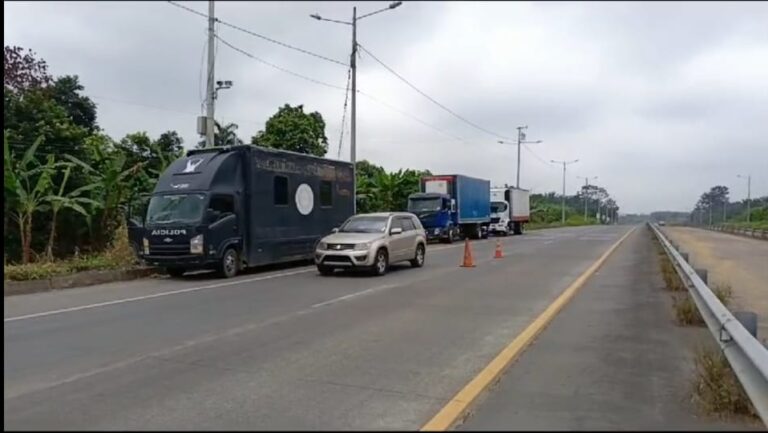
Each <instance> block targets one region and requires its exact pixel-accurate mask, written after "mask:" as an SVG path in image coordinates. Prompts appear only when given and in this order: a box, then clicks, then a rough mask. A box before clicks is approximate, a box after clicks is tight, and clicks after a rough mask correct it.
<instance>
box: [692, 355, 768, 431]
mask: <svg viewBox="0 0 768 433" xmlns="http://www.w3.org/2000/svg"><path fill="white" fill-rule="evenodd" d="M694 362H695V363H696V375H695V378H694V380H693V400H694V402H695V403H696V404H697V406H698V407H699V408H700V409H701V410H702V411H703V412H704V413H706V414H708V415H714V416H717V417H720V418H728V417H731V416H734V415H736V416H739V415H740V416H747V417H750V418H755V419H757V412H756V411H755V408H754V406H753V405H752V402H751V401H750V400H749V397H748V396H747V393H746V392H745V391H744V387H742V386H741V383H739V379H738V378H737V377H736V374H735V373H734V372H733V369H731V366H730V364H729V363H728V359H726V357H725V355H723V353H722V352H721V351H720V350H718V349H708V348H699V349H698V350H697V351H696V356H695V358H694Z"/></svg>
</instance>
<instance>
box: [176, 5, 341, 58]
mask: <svg viewBox="0 0 768 433" xmlns="http://www.w3.org/2000/svg"><path fill="white" fill-rule="evenodd" d="M168 3H170V4H171V5H173V6H176V7H178V8H181V9H184V10H186V11H188V12H191V13H193V14H195V15H199V16H201V17H204V18H206V19H207V18H208V15H207V14H204V13H202V12H200V11H196V10H194V9H192V8H190V7H187V6H184V5H181V4H179V3H176V2H174V1H170V0H169V1H168ZM215 20H216V22H218V23H221V24H224V25H225V26H227V27H230V28H233V29H235V30H239V31H241V32H243V33H247V34H249V35H251V36H255V37H257V38H261V39H264V40H265V41H269V42H272V43H273V44H277V45H280V46H282V47H285V48H289V49H292V50H295V51H298V52H300V53H304V54H308V55H310V56H313V57H316V58H318V59H322V60H325V61H327V62H331V63H336V64H338V65H342V66H349V65H348V64H346V63H344V62H341V61H338V60H335V59H331V58H330V57H326V56H323V55H321V54H317V53H313V52H311V51H308V50H305V49H303V48H299V47H294V46H293V45H289V44H286V43H285V42H280V41H278V40H275V39H272V38H269V37H267V36H264V35H260V34H258V33H255V32H252V31H250V30H248V29H244V28H242V27H240V26H237V25H235V24H232V23H228V22H226V21H223V20H220V19H219V18H215ZM222 42H224V41H222Z"/></svg>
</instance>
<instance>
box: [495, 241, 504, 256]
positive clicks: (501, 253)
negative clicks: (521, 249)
mask: <svg viewBox="0 0 768 433" xmlns="http://www.w3.org/2000/svg"><path fill="white" fill-rule="evenodd" d="M493 258H494V259H503V258H504V253H503V252H502V251H501V241H500V240H498V239H496V253H495V254H494V255H493Z"/></svg>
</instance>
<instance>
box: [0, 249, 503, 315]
mask: <svg viewBox="0 0 768 433" xmlns="http://www.w3.org/2000/svg"><path fill="white" fill-rule="evenodd" d="M490 240H492V239H484V240H476V241H472V243H475V242H479V243H487V242H489V241H490ZM505 243H506V242H505ZM460 247H464V243H463V242H461V243H457V244H454V245H445V246H440V247H428V248H427V251H428V252H429V251H441V250H447V249H451V248H460ZM314 270H315V267H314V266H311V267H308V268H305V269H300V270H296V271H291V272H284V273H280V274H272V275H264V276H261V277H255V278H248V279H245V280H237V281H227V282H224V283H216V284H209V285H206V286H199V287H189V288H186V289H179V290H172V291H169V292H162V293H155V294H152V295H145V296H137V297H133V298H125V299H117V300H114V301H106V302H99V303H96V304H88V305H81V306H78V307H70V308H63V309H60V310H52V311H45V312H41V313H34V314H27V315H24V316H17V317H9V318H7V319H3V323H9V322H16V321H19V320H26V319H34V318H37V317H46V316H52V315H56V314H62V313H69V312H72V311H81V310H89V309H92V308H99V307H106V306H110V305H117V304H124V303H128V302H137V301H143V300H145V299H154V298H160V297H164V296H171V295H178V294H181V293H190V292H197V291H200V290H207V289H214V288H217V287H226V286H234V285H238V284H243V283H250V282H254V281H263V280H270V279H273V278H281V277H287V276H291V275H297V274H302V273H306V272H312V271H314ZM383 287H385V286H383ZM381 288H382V287H375V288H373V289H368V290H366V291H363V292H360V293H355V294H353V295H347V297H350V296H357V295H359V294H362V293H366V292H369V291H372V290H378V289H381ZM332 301H333V302H338V300H332ZM327 302H331V301H327Z"/></svg>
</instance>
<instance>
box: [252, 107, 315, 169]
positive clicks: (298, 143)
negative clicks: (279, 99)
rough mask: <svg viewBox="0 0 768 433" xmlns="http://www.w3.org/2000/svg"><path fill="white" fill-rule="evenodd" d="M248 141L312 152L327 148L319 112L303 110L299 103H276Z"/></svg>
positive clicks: (295, 150) (313, 153)
mask: <svg viewBox="0 0 768 433" xmlns="http://www.w3.org/2000/svg"><path fill="white" fill-rule="evenodd" d="M251 143H252V144H255V145H258V146H264V147H272V148H275V149H284V150H290V151H293V152H299V153H307V154H310V155H315V156H325V154H326V153H327V152H328V137H326V135H325V121H324V120H323V116H322V115H321V114H320V113H318V112H317V111H315V112H312V113H305V112H304V106H303V105H297V106H295V107H291V106H290V105H289V104H285V105H284V106H282V107H280V109H278V110H277V113H275V114H274V115H273V116H272V117H270V118H269V120H267V123H266V125H265V126H264V130H262V131H259V132H258V133H256V135H254V136H253V137H252V138H251Z"/></svg>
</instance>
